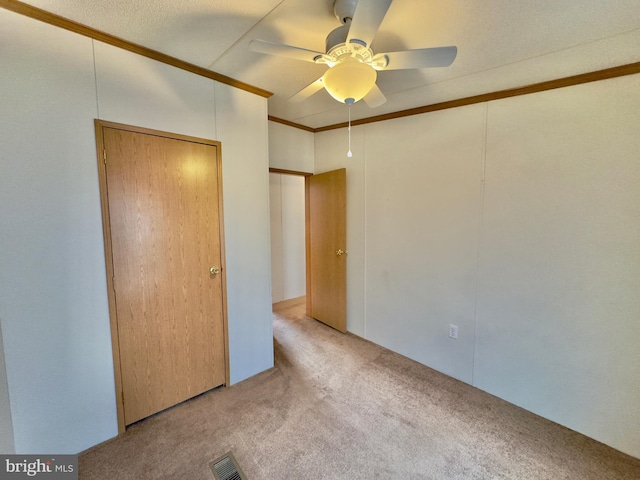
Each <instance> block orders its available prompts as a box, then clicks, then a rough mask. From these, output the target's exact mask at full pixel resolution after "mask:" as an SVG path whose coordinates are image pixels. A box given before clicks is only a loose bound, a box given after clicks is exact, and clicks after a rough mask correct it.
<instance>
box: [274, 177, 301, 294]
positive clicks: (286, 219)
mask: <svg viewBox="0 0 640 480" xmlns="http://www.w3.org/2000/svg"><path fill="white" fill-rule="evenodd" d="M269 189H270V210H271V301H272V302H273V303H276V302H281V301H283V300H289V299H291V298H298V297H302V296H304V295H305V294H306V287H307V285H306V258H305V186H304V177H302V176H298V175H287V174H281V173H271V174H269Z"/></svg>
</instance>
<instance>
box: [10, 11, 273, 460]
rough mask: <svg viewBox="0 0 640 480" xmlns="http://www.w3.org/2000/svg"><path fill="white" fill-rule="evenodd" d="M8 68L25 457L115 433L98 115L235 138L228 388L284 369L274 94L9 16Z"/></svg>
mask: <svg viewBox="0 0 640 480" xmlns="http://www.w3.org/2000/svg"><path fill="white" fill-rule="evenodd" d="M0 59H1V63H2V65H3V68H4V70H5V74H3V75H2V76H0V105H1V108H0V111H1V112H2V115H1V116H0V158H1V162H0V226H1V228H0V235H1V237H0V238H1V244H2V250H1V251H0V293H1V297H0V298H1V302H0V322H1V327H2V334H3V337H4V355H5V362H6V373H7V384H8V393H9V397H10V406H11V415H12V422H13V432H14V440H15V450H16V451H17V452H18V453H42V452H54V453H76V452H78V451H80V450H83V449H85V448H87V447H90V446H92V445H94V444H96V443H99V442H101V441H103V440H106V439H108V438H110V437H112V436H114V435H115V434H116V433H117V422H116V408H115V389H114V380H113V363H112V354H111V341H110V329H109V313H108V304H107V290H106V279H105V267H104V248H103V241H102V222H101V213H100V197H99V185H98V174H97V160H96V153H95V137H94V132H93V119H94V118H101V119H105V120H110V121H115V122H121V123H130V124H134V125H139V126H143V127H148V128H155V129H161V130H168V131H173V132H176V133H182V134H187V135H192V136H201V137H206V138H212V139H215V140H220V141H222V162H223V189H224V202H225V204H224V207H225V208H224V213H225V228H226V230H225V240H226V246H227V270H228V271H227V278H228V285H227V286H228V310H229V337H230V339H229V344H230V353H229V355H230V360H231V361H230V369H231V381H232V383H233V382H237V381H240V380H242V379H244V378H247V377H248V376H251V375H253V374H254V373H257V372H259V371H261V370H264V369H267V368H269V367H271V366H272V365H273V352H272V348H273V344H272V337H271V317H270V298H269V251H268V250H269V248H268V245H269V227H268V220H266V219H267V218H268V217H267V204H268V190H267V188H268V184H267V169H268V162H267V152H268V143H267V142H268V140H267V114H266V100H265V99H264V98H261V97H257V96H255V95H252V94H249V93H247V92H243V91H240V90H236V89H233V88H231V87H228V86H226V85H218V84H216V83H215V82H212V81H210V80H207V79H204V78H201V77H199V76H196V75H193V74H190V73H187V72H184V71H180V70H177V69H174V68H172V67H169V66H166V65H163V64H160V63H157V62H154V61H152V60H149V59H145V58H142V57H138V56H136V55H134V54H131V53H129V52H126V51H122V50H118V49H116V48H115V47H111V46H108V45H104V44H101V43H99V42H94V41H92V40H90V39H88V38H85V37H82V36H79V35H76V34H73V33H70V32H67V31H65V30H61V29H57V28H55V27H53V26H50V25H46V24H43V23H40V22H37V21H35V20H31V19H28V18H26V17H22V16H20V15H18V14H15V13H12V12H8V11H6V10H0ZM247 138H251V141H250V142H248V141H247Z"/></svg>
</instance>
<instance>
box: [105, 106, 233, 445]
mask: <svg viewBox="0 0 640 480" xmlns="http://www.w3.org/2000/svg"><path fill="white" fill-rule="evenodd" d="M94 127H95V134H96V154H97V160H98V179H99V183H100V206H101V210H102V232H103V238H104V257H105V266H106V272H107V297H108V301H109V323H110V327H111V349H112V352H113V371H114V380H115V389H116V391H115V393H116V410H117V417H118V434H121V433H124V431H125V429H126V425H125V420H124V396H123V388H122V365H121V361H120V344H119V340H118V338H119V337H118V318H117V314H116V297H115V282H114V270H113V253H112V243H111V224H110V215H109V192H108V189H107V167H106V162H107V160H106V150H105V147H104V137H103V128H114V129H118V130H125V131H128V132H134V133H141V134H146V135H155V136H158V137H164V138H170V139H174V140H183V141H187V142H192V143H200V144H205V145H212V146H215V147H216V161H217V169H218V179H217V180H218V210H219V212H218V218H219V223H220V225H219V232H220V233H219V234H220V262H221V265H220V276H221V287H222V329H223V337H224V363H225V373H224V375H225V383H224V385H225V386H226V385H229V383H230V369H229V334H228V332H229V329H228V316H227V275H226V256H225V247H224V238H225V236H224V215H223V214H224V206H223V201H222V198H223V195H222V144H221V143H220V142H219V141H216V140H208V139H204V138H199V137H191V136H188V135H181V134H177V133H171V132H164V131H160V130H152V129H149V128H144V127H136V126H133V125H126V124H122V123H115V122H109V121H105V120H99V119H95V120H94Z"/></svg>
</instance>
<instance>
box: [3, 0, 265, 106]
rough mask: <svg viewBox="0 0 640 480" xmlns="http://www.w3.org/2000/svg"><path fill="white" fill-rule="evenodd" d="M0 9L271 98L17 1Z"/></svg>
mask: <svg viewBox="0 0 640 480" xmlns="http://www.w3.org/2000/svg"><path fill="white" fill-rule="evenodd" d="M0 7H1V8H4V9H6V10H10V11H12V12H15V13H18V14H20V15H24V16H26V17H29V18H33V19H34V20H39V21H41V22H44V23H48V24H49V25H53V26H56V27H59V28H63V29H65V30H69V31H71V32H74V33H77V34H80V35H83V36H85V37H89V38H92V39H94V40H98V41H100V42H103V43H107V44H109V45H113V46H114V47H118V48H121V49H123V50H127V51H129V52H133V53H137V54H138V55H142V56H143V57H147V58H151V59H153V60H157V61H158V62H162V63H166V64H167V65H171V66H173V67H176V68H179V69H181V70H186V71H187V72H191V73H195V74H196V75H200V76H202V77H206V78H210V79H211V80H215V81H216V82H220V83H224V84H225V85H230V86H232V87H235V88H238V89H240V90H245V91H247V92H250V93H253V94H255V95H259V96H261V97H264V98H269V97H270V96H272V95H273V93H271V92H268V91H267V90H263V89H261V88H258V87H254V86H253V85H249V84H247V83H244V82H241V81H239V80H235V79H233V78H231V77H227V76H226V75H222V74H220V73H216V72H214V71H212V70H208V69H206V68H203V67H199V66H198V65H194V64H192V63H189V62H185V61H183V60H180V59H178V58H175V57H172V56H170V55H166V54H164V53H160V52H158V51H156V50H152V49H150V48H147V47H143V46H142V45H138V44H135V43H131V42H128V41H127V40H123V39H122V38H119V37H115V36H113V35H110V34H108V33H105V32H102V31H100V30H96V29H94V28H91V27H87V26H86V25H82V24H80V23H77V22H74V21H73V20H69V19H67V18H64V17H61V16H59V15H55V14H53V13H50V12H47V11H45V10H41V9H39V8H36V7H33V6H31V5H27V4H26V3H22V2H19V1H17V0H0Z"/></svg>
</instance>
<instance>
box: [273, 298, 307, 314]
mask: <svg viewBox="0 0 640 480" xmlns="http://www.w3.org/2000/svg"><path fill="white" fill-rule="evenodd" d="M306 299H307V297H306V296H304V295H303V296H302V297H297V298H290V299H288V300H283V301H281V302H276V303H273V304H272V305H271V309H272V310H279V309H281V308H289V307H295V306H298V305H305V303H306Z"/></svg>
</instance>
